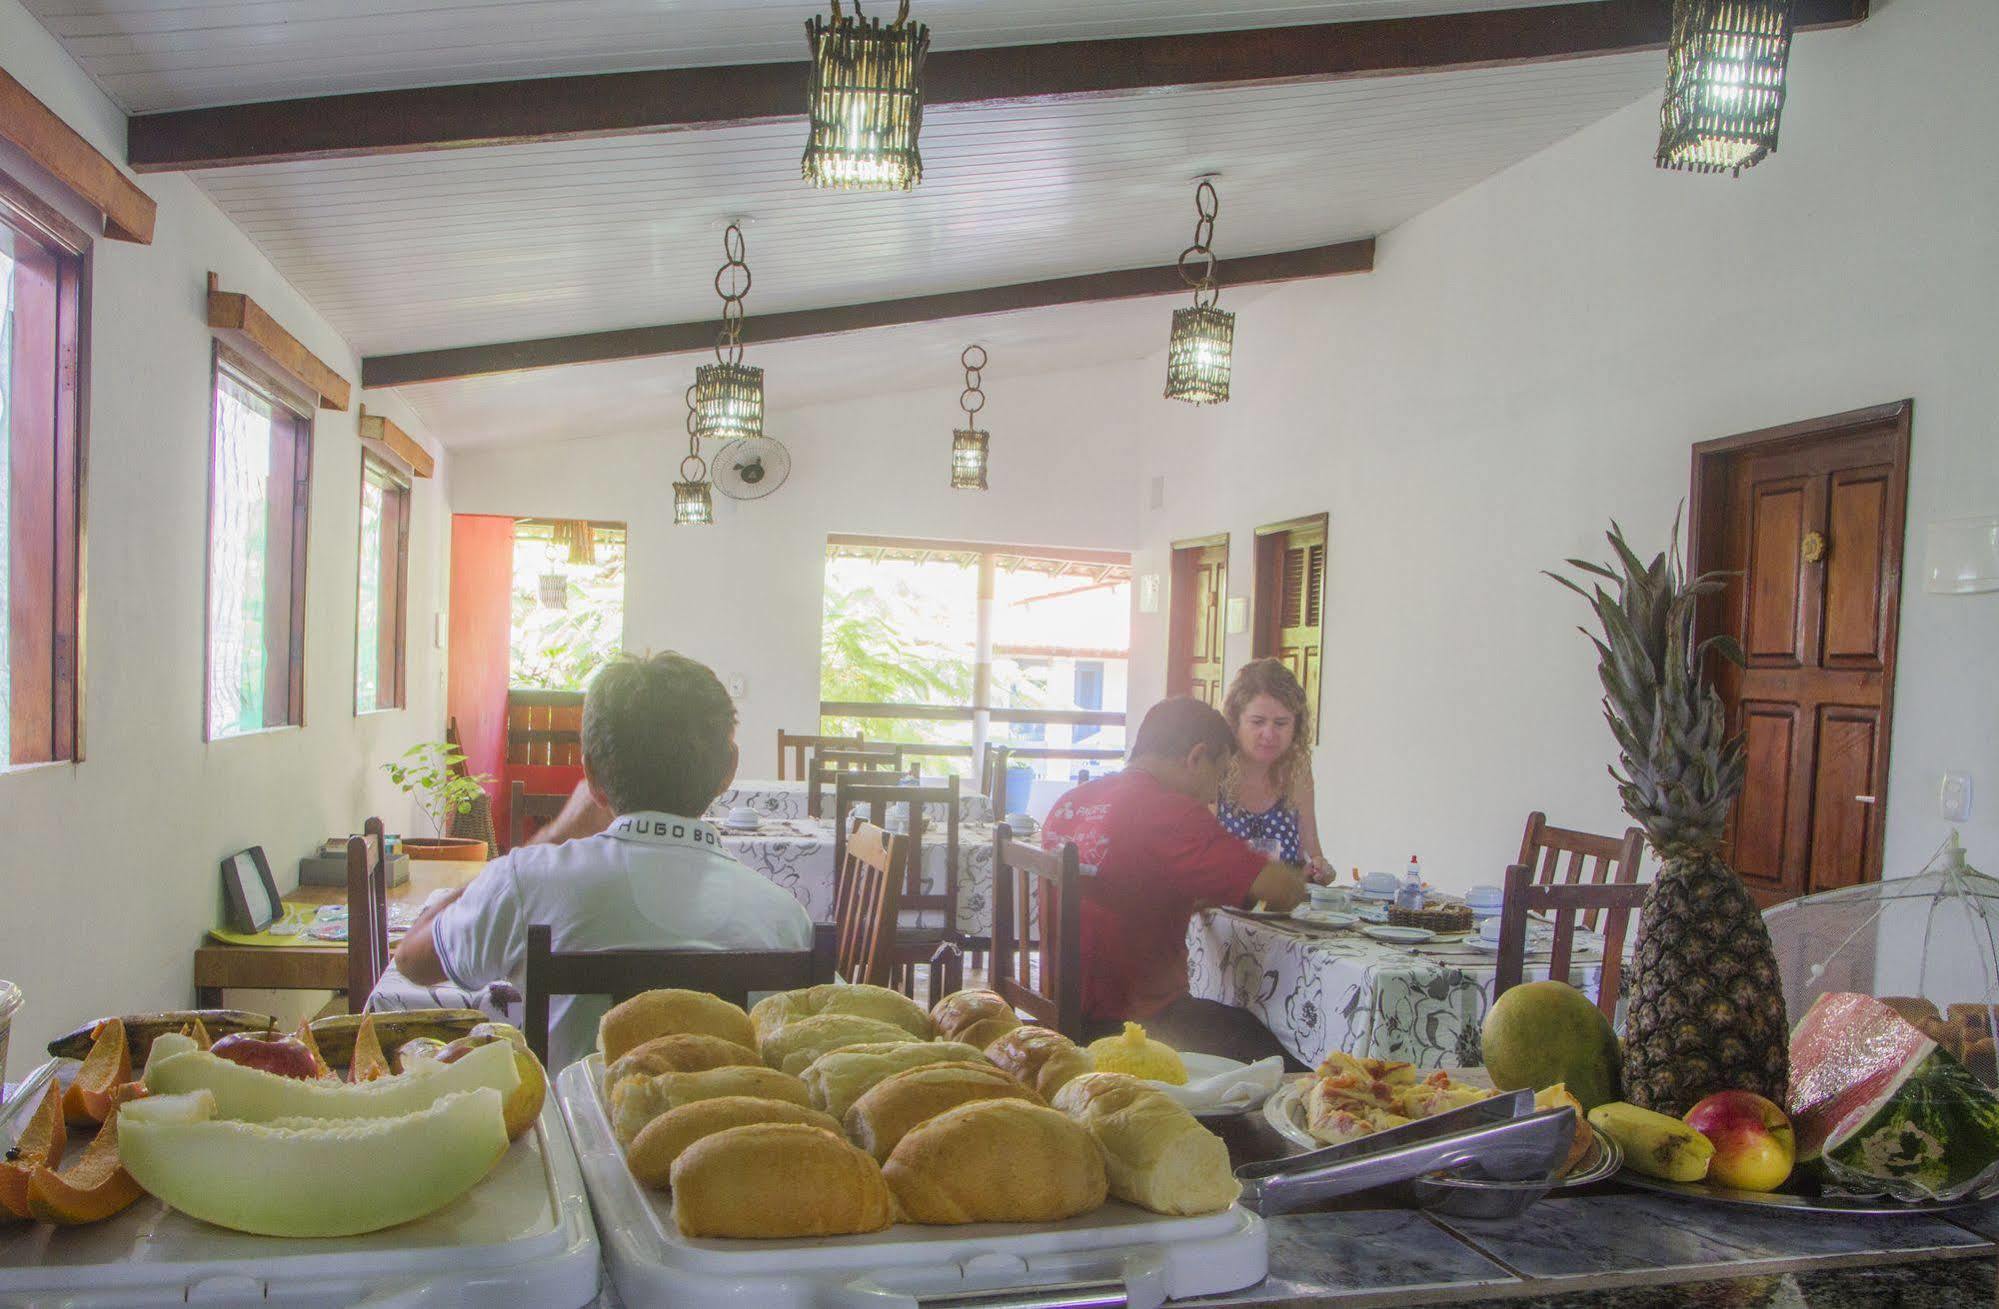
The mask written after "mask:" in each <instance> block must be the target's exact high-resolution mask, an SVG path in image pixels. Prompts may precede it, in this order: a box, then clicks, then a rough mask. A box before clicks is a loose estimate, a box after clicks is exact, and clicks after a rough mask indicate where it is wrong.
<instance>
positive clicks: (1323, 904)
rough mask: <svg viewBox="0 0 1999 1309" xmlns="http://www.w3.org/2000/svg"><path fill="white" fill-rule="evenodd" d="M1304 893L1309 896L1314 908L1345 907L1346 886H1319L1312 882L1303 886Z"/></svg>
mask: <svg viewBox="0 0 1999 1309" xmlns="http://www.w3.org/2000/svg"><path fill="white" fill-rule="evenodd" d="M1305 894H1306V895H1307V896H1309V897H1311V901H1312V907H1313V908H1314V909H1335V910H1337V909H1345V908H1346V907H1347V904H1348V901H1347V893H1346V888H1345V887H1341V886H1321V885H1319V884H1318V883H1317V882H1312V883H1310V884H1308V885H1307V886H1306V887H1305Z"/></svg>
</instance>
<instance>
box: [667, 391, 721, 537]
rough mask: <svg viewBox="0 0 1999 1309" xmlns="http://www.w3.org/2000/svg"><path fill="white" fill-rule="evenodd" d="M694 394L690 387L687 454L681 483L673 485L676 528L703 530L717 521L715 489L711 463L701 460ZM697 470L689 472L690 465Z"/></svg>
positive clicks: (681, 474) (682, 462) (681, 462)
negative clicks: (709, 469)
mask: <svg viewBox="0 0 1999 1309" xmlns="http://www.w3.org/2000/svg"><path fill="white" fill-rule="evenodd" d="M694 391H695V388H694V387H692V386H690V387H688V388H687V455H686V457H685V458H683V459H682V460H681V461H680V480H679V481H678V482H675V483H674V484H673V523H674V526H676V527H680V526H688V527H703V526H706V525H707V524H709V523H712V522H714V521H715V490H714V487H713V486H712V485H711V484H710V483H709V481H708V463H707V461H706V460H704V459H702V457H701V434H700V433H699V432H697V431H696V430H695V424H694ZM689 464H692V465H693V466H694V471H693V472H689V471H688V465H689Z"/></svg>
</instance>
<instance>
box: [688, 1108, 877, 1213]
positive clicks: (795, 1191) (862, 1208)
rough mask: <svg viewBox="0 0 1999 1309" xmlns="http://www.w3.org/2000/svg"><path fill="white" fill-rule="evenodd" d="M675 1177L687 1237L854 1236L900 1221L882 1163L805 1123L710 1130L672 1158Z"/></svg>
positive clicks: (764, 1124) (769, 1124) (830, 1133)
mask: <svg viewBox="0 0 1999 1309" xmlns="http://www.w3.org/2000/svg"><path fill="white" fill-rule="evenodd" d="M690 1107H691V1106H690ZM670 1181H671V1183H672V1186H673V1221H674V1222H675V1223H676V1224H677V1225H678V1226H679V1228H680V1231H681V1234H682V1235H684V1236H734V1237H748V1238H751V1239H763V1240H786V1239H795V1238H798V1237H806V1236H850V1235H853V1234H855V1233H859V1232H879V1231H881V1230H882V1229H883V1228H885V1227H887V1226H888V1225H889V1224H890V1223H891V1222H893V1221H895V1214H894V1210H893V1208H892V1207H891V1205H890V1203H889V1195H888V1186H887V1184H886V1183H884V1182H883V1180H882V1172H881V1166H880V1165H879V1164H877V1163H875V1161H874V1160H873V1159H870V1158H869V1157H868V1155H867V1153H866V1152H865V1151H862V1150H857V1149H855V1148H854V1147H853V1146H851V1145H849V1144H847V1143H846V1142H845V1141H843V1140H841V1139H840V1138H839V1136H838V1135H836V1134H835V1133H833V1132H828V1131H824V1130H821V1129H820V1128H817V1127H808V1126H806V1125H805V1124H803V1123H758V1124H755V1125H753V1126H749V1127H731V1128H729V1129H728V1130H726V1131H721V1132H716V1133H715V1134H714V1135H712V1136H704V1137H702V1138H701V1139H700V1140H698V1141H696V1142H695V1143H694V1144H693V1145H690V1146H688V1147H687V1148H686V1149H685V1150H683V1151H681V1152H680V1157H679V1158H678V1159H676V1160H674V1161H673V1171H672V1173H671V1175H670Z"/></svg>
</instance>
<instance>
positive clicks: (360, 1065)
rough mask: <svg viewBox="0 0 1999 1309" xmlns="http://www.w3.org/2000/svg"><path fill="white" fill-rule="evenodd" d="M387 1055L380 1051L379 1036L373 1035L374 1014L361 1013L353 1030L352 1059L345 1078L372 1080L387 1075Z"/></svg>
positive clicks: (362, 1080) (349, 1079)
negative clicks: (358, 1024)
mask: <svg viewBox="0 0 1999 1309" xmlns="http://www.w3.org/2000/svg"><path fill="white" fill-rule="evenodd" d="M389 1071H390V1070H389V1057H388V1056H387V1055H386V1054H383V1053H382V1042H381V1038H380V1037H378V1036H376V1035H375V1015H373V1014H363V1015H361V1026H360V1027H359V1028H357V1029H355V1032H354V1061H353V1062H352V1063H351V1064H350V1065H348V1069H347V1080H348V1081H350V1082H355V1083H360V1082H372V1081H374V1080H375V1079H376V1078H378V1077H387V1076H388V1075H389Z"/></svg>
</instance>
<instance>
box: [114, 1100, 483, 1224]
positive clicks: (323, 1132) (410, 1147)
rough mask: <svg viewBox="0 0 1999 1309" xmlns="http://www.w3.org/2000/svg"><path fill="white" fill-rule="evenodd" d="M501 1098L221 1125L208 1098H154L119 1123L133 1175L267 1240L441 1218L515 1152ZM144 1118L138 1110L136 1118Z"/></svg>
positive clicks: (136, 1104) (183, 1206) (189, 1207)
mask: <svg viewBox="0 0 1999 1309" xmlns="http://www.w3.org/2000/svg"><path fill="white" fill-rule="evenodd" d="M500 1105H501V1096H500V1093H499V1092H498V1091H496V1090H494V1089H493V1088H492V1087H490V1086H480V1087H474V1088H472V1089H471V1090H465V1091H454V1092H451V1093H448V1094H446V1095H444V1096H442V1097H440V1098H438V1099H437V1100H436V1101H435V1102H433V1103H432V1104H431V1105H430V1106H429V1107H428V1108H425V1109H420V1110H417V1111H416V1112H414V1113H407V1114H403V1115H400V1116H399V1117H394V1118H345V1119H339V1120H332V1121H329V1120H327V1119H303V1118H286V1119H280V1120H277V1121H275V1122H267V1123H249V1122H241V1121H237V1120H233V1119H225V1118H218V1117H217V1116H216V1115H217V1112H218V1106H217V1103H216V1097H215V1095H214V1094H213V1093H212V1092H209V1091H205V1090H202V1091H192V1092H189V1093H187V1094H185V1095H155V1096H148V1097H147V1098H145V1099H143V1100H133V1101H131V1102H129V1103H127V1104H126V1105H125V1106H124V1107H123V1108H122V1109H121V1110H120V1112H119V1115H118V1155H119V1161H120V1162H121V1163H122V1164H123V1165H124V1167H125V1171H126V1172H128V1173H130V1174H131V1175H132V1179H133V1180H134V1181H136V1182H138V1184H139V1185H140V1186H143V1187H145V1188H146V1190H148V1191H150V1192H152V1193H153V1194H154V1195H156V1196H158V1197H159V1198H160V1199H161V1200H163V1201H165V1202H166V1203H167V1204H170V1205H172V1206H173V1207H174V1208H176V1209H178V1210H180V1211H181V1212H182V1213H185V1214H190V1215H192V1216H194V1217H196V1218H199V1219H201V1220H203V1221H204V1222H210V1223H214V1224H216V1225H217V1226H219V1227H228V1228H233V1229H235V1230H236V1231H239V1232H250V1233H252V1234H254V1235H257V1236H353V1235H356V1234H358V1233H361V1232H373V1231H379V1230H380V1229H382V1228H384V1227H394V1226H396V1225H397V1224H399V1223H407V1222H409V1221H411V1220H412V1219H417V1218H421V1217H423V1216H424V1215H425V1214H429V1213H434V1212H435V1211H437V1210H439V1209H442V1208H443V1207H444V1206H445V1205H447V1204H450V1203H451V1202H452V1201H453V1200H456V1199H457V1198H458V1197H459V1196H461V1195H463V1194H465V1192H467V1191H469V1190H471V1189H472V1187H473V1186H474V1185H476V1184H477V1183H478V1181H479V1179H480V1178H482V1177H484V1176H485V1175H486V1174H487V1172H488V1171H490V1170H491V1169H492V1167H493V1165H494V1163H496V1162H497V1161H498V1160H499V1158H500V1156H501V1155H502V1154H504V1153H506V1149H507V1128H506V1122H505V1119H504V1117H503V1116H502V1113H501V1108H500ZM134 1109H136V1110H137V1112H136V1113H134V1112H131V1111H132V1110H134Z"/></svg>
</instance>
